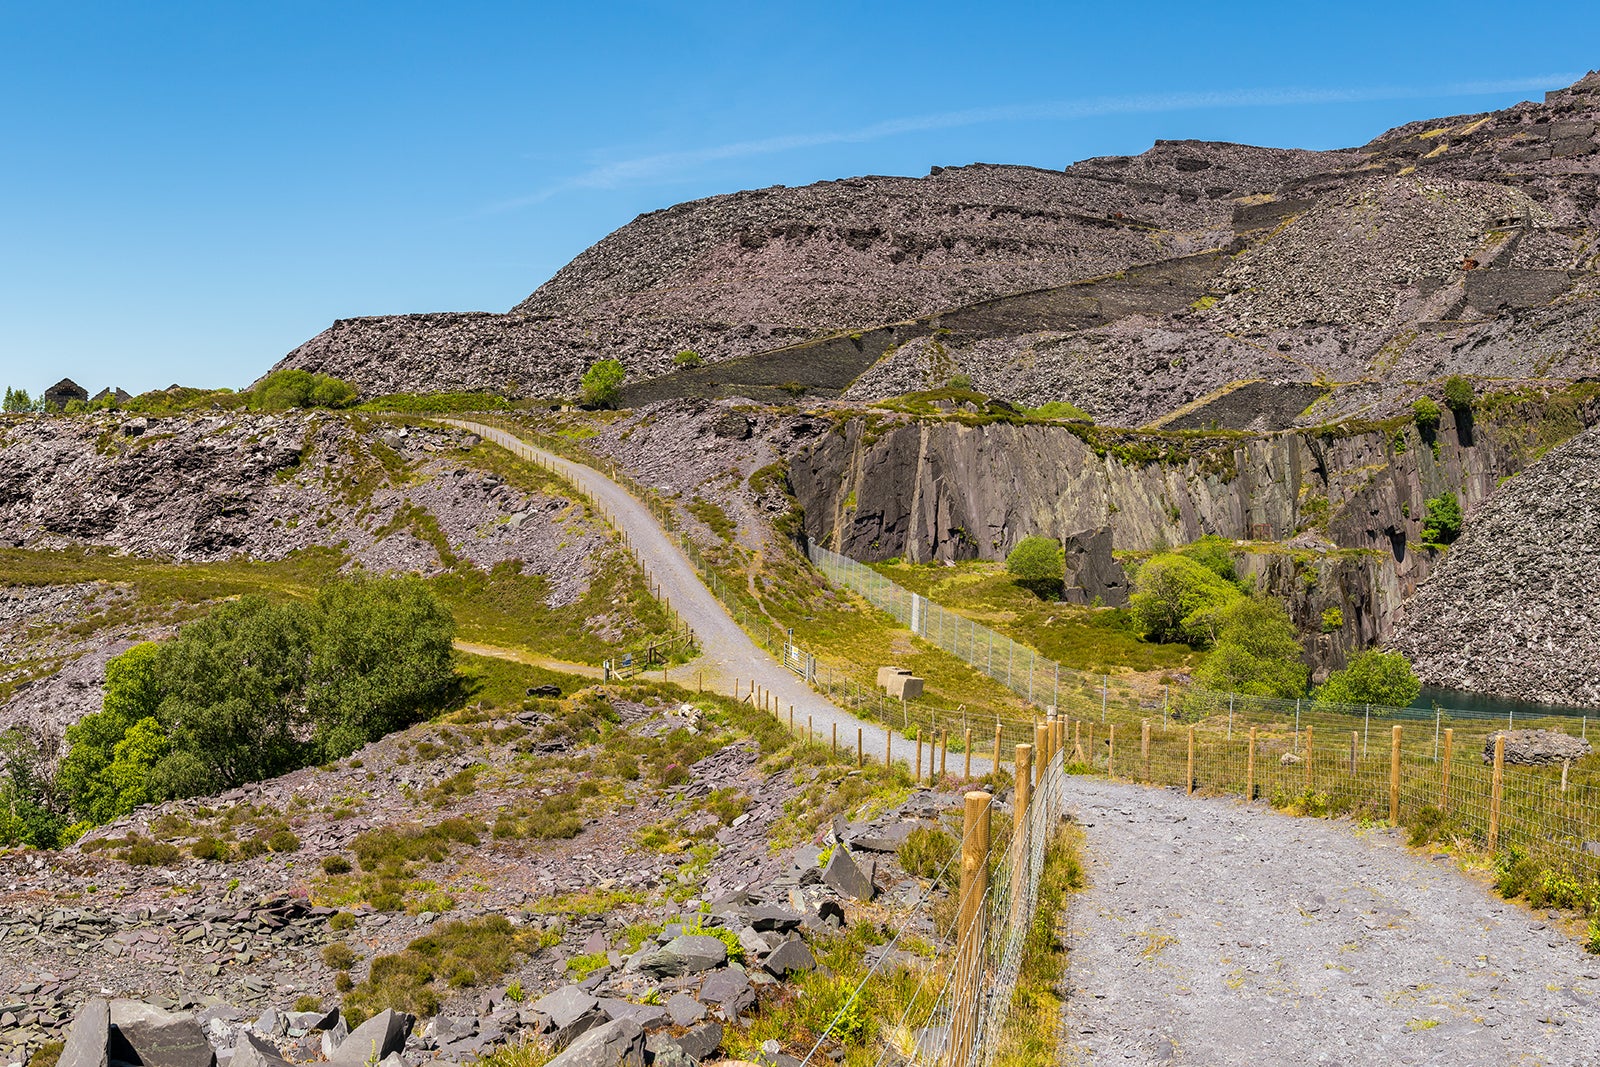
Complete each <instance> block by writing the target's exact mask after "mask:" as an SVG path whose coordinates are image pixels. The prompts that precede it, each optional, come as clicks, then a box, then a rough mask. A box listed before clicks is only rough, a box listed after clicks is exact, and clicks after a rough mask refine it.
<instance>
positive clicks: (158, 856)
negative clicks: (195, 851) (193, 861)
mask: <svg viewBox="0 0 1600 1067" xmlns="http://www.w3.org/2000/svg"><path fill="white" fill-rule="evenodd" d="M182 855H183V853H181V852H179V851H178V848H177V846H176V845H169V844H167V843H166V842H164V841H140V842H138V843H137V844H134V845H130V846H128V848H126V849H125V850H123V853H122V858H123V859H124V860H125V861H126V862H128V863H131V864H133V865H134V866H136V867H167V866H171V865H172V864H174V863H177V862H178V860H179V859H180V858H181V857H182Z"/></svg>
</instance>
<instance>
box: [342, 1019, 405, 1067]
mask: <svg viewBox="0 0 1600 1067" xmlns="http://www.w3.org/2000/svg"><path fill="white" fill-rule="evenodd" d="M416 1021H417V1020H416V1017H415V1016H412V1015H407V1014H405V1013H404V1012H397V1011H394V1010H392V1009H390V1010H387V1011H381V1012H379V1013H378V1014H376V1015H374V1016H373V1017H372V1018H370V1019H368V1020H367V1021H366V1022H364V1023H362V1024H361V1025H360V1026H358V1027H356V1028H355V1029H354V1030H353V1031H351V1033H350V1036H349V1037H347V1038H345V1039H344V1040H343V1041H342V1042H340V1044H339V1047H338V1048H337V1049H335V1050H334V1053H333V1056H332V1057H330V1058H329V1060H328V1062H329V1063H342V1064H356V1065H364V1064H366V1063H368V1062H371V1061H377V1060H381V1059H383V1058H384V1057H385V1056H387V1055H389V1053H391V1052H404V1051H405V1047H406V1038H407V1037H408V1036H409V1035H410V1033H411V1027H412V1026H414V1025H415V1024H416Z"/></svg>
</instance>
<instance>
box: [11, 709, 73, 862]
mask: <svg viewBox="0 0 1600 1067" xmlns="http://www.w3.org/2000/svg"><path fill="white" fill-rule="evenodd" d="M46 760H47V757H46V753H45V749H44V746H43V745H42V744H41V743H40V742H39V739H38V738H37V737H35V736H34V735H33V733H32V732H30V731H28V730H26V729H24V728H23V727H21V726H13V727H11V728H10V729H9V730H5V731H0V768H3V770H0V846H10V845H32V846H33V847H34V848H56V847H57V846H59V845H60V844H61V836H62V831H63V830H64V829H65V828H66V823H67V820H66V819H65V818H64V817H63V816H62V814H61V812H60V811H59V810H58V804H57V802H56V799H55V796H54V792H53V790H52V789H51V783H50V782H49V781H48V780H47V779H46V778H45V776H44V774H43V768H44V766H45V764H46Z"/></svg>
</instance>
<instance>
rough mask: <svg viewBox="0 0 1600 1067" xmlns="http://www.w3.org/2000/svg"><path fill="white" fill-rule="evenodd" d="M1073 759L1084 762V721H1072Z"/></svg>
mask: <svg viewBox="0 0 1600 1067" xmlns="http://www.w3.org/2000/svg"><path fill="white" fill-rule="evenodd" d="M1072 758H1073V759H1075V760H1077V761H1078V762H1079V763H1082V762H1083V720H1082V719H1073V720H1072Z"/></svg>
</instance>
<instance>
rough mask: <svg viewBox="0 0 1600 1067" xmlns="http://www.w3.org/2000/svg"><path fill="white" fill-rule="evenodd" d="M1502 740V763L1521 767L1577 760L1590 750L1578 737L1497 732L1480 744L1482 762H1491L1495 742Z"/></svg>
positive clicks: (1557, 733) (1558, 733) (1546, 732)
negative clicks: (1503, 743) (1503, 739)
mask: <svg viewBox="0 0 1600 1067" xmlns="http://www.w3.org/2000/svg"><path fill="white" fill-rule="evenodd" d="M1497 737H1504V738H1505V739H1506V762H1507V763H1510V764H1517V765H1519V766H1523V767H1546V766H1550V765H1552V764H1557V763H1561V762H1562V761H1564V760H1578V759H1582V758H1583V757H1584V756H1587V755H1588V754H1589V753H1590V752H1592V751H1593V749H1592V748H1591V747H1590V745H1589V742H1587V741H1585V740H1583V739H1582V738H1581V737H1573V736H1572V735H1571V734H1564V733H1562V732H1561V731H1560V730H1497V731H1495V732H1494V733H1492V734H1490V735H1489V736H1488V737H1487V738H1485V739H1484V742H1483V762H1484V763H1493V762H1494V742H1495V738H1497Z"/></svg>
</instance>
